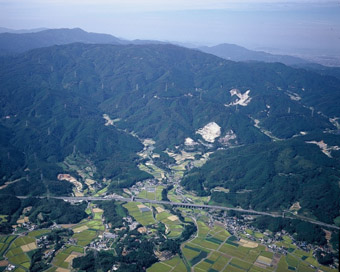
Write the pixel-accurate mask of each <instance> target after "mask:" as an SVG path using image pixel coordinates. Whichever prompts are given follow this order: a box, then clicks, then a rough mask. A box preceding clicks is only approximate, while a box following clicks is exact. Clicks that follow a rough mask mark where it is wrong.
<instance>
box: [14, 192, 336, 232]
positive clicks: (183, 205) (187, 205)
mask: <svg viewBox="0 0 340 272" xmlns="http://www.w3.org/2000/svg"><path fill="white" fill-rule="evenodd" d="M18 198H27V197H26V196H18ZM39 198H46V197H39ZM50 198H55V199H62V200H65V201H110V200H118V201H123V202H133V201H135V202H141V203H152V204H161V205H171V206H175V207H181V208H191V209H211V210H223V211H235V212H241V213H249V214H257V215H266V216H271V217H281V218H289V219H300V220H302V221H306V222H309V223H312V224H315V225H319V226H322V227H327V228H332V229H337V230H340V227H337V226H334V225H330V224H326V223H323V222H320V221H316V220H313V219H310V218H307V217H303V216H299V215H296V216H295V217H292V216H284V215H283V214H277V213H270V212H260V211H255V210H251V209H250V210H245V209H242V208H229V207H224V206H215V205H204V204H191V203H181V202H172V201H161V200H150V199H144V198H125V197H121V196H110V197H95V196H82V197H81V196H79V197H68V196H50Z"/></svg>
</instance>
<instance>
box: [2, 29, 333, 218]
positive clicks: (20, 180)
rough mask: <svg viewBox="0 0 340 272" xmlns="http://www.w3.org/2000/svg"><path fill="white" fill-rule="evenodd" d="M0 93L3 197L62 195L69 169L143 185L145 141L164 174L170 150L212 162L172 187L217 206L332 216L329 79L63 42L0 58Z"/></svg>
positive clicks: (172, 50) (277, 67) (113, 182)
mask: <svg viewBox="0 0 340 272" xmlns="http://www.w3.org/2000/svg"><path fill="white" fill-rule="evenodd" d="M21 35H25V34H21ZM95 37H99V36H95ZM102 37H103V39H107V40H108V41H109V40H110V39H111V38H109V37H107V36H102ZM112 41H114V40H112ZM0 88H1V90H2V96H1V98H0V104H1V108H0V116H1V121H0V130H1V147H0V148H1V152H0V160H1V163H0V165H1V168H0V173H1V177H2V179H1V183H0V186H1V185H4V184H5V182H7V184H5V185H6V186H5V188H3V189H1V190H0V193H1V194H14V195H46V194H52V195H68V194H70V193H71V192H72V185H71V184H70V183H69V182H67V181H62V180H58V179H57V176H58V174H60V173H62V172H63V171H65V167H69V168H67V169H68V171H70V172H71V174H72V175H74V176H76V177H77V176H78V175H79V171H80V172H81V171H82V169H78V170H77V171H76V170H75V169H74V168H72V167H70V163H69V162H70V161H72V160H73V161H74V160H76V161H77V162H78V163H79V164H81V165H83V166H84V169H85V168H86V169H93V171H92V172H93V173H92V174H93V178H94V179H96V180H98V181H99V183H100V182H106V183H107V182H108V183H110V190H114V189H117V188H126V187H129V186H131V185H133V184H134V183H136V182H137V181H140V180H143V179H147V178H150V175H149V174H148V173H146V172H144V171H142V170H140V169H139V168H138V167H137V166H138V164H139V163H140V158H139V157H138V156H137V153H138V152H139V151H141V150H142V149H143V145H142V143H141V140H140V139H147V138H151V139H153V140H154V141H155V151H157V152H158V153H159V154H160V157H161V159H162V160H164V163H165V164H169V163H170V164H171V163H172V162H171V158H170V157H169V155H168V152H169V151H171V152H175V153H176V152H177V153H180V152H181V151H183V152H184V151H188V152H189V151H190V150H191V151H192V150H196V151H197V152H201V153H207V152H212V153H211V154H212V155H211V158H210V159H209V160H208V162H207V163H206V164H205V165H203V166H202V167H193V168H192V167H189V168H187V170H186V172H185V175H184V178H183V180H182V182H181V183H182V185H183V186H184V187H185V188H186V189H188V190H192V191H193V192H195V193H196V194H198V195H211V199H212V201H214V202H215V203H220V204H221V205H233V206H241V207H244V208H254V209H257V210H270V211H281V210H286V209H289V208H290V207H291V206H292V205H293V204H294V203H297V202H298V203H299V205H300V206H301V209H300V210H299V213H300V214H302V215H305V216H309V217H312V218H315V219H318V220H321V221H324V222H327V223H333V221H334V220H335V219H336V218H338V216H339V215H340V209H339V208H340V203H339V197H338V196H339V195H340V188H339V182H338V181H339V179H340V167H339V165H340V164H339V162H340V161H339V160H340V148H339V146H340V139H339V129H340V126H339V123H338V119H339V117H340V108H339V107H338V104H339V102H340V80H339V79H337V78H336V77H332V76H324V75H320V74H319V73H316V72H310V71H306V70H304V69H296V68H292V67H289V66H285V65H284V64H280V63H263V62H248V63H245V62H233V61H228V60H224V59H221V58H218V57H216V56H213V55H210V54H206V53H203V52H200V51H199V50H191V49H186V48H183V47H178V46H174V45H169V44H144V45H132V44H128V45H121V44H119V45H112V44H84V43H73V44H67V45H58V46H57V45H54V46H51V47H46V48H37V49H35V50H32V51H27V52H24V53H22V54H19V55H16V56H9V57H2V58H1V59H0ZM103 117H105V118H103ZM107 120H111V121H110V123H109V124H108V123H107ZM72 169H73V170H72ZM8 181H10V182H8ZM99 185H100V184H99ZM215 187H224V188H225V189H228V190H230V194H226V193H223V192H214V191H213V189H214V188H215Z"/></svg>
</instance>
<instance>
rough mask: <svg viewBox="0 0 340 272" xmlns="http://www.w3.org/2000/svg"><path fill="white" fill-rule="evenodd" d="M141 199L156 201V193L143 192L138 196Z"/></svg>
mask: <svg viewBox="0 0 340 272" xmlns="http://www.w3.org/2000/svg"><path fill="white" fill-rule="evenodd" d="M138 197H139V198H144V199H151V200H155V199H156V193H155V192H148V190H142V191H141V192H140V193H139V194H138Z"/></svg>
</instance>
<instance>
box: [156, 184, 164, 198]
mask: <svg viewBox="0 0 340 272" xmlns="http://www.w3.org/2000/svg"><path fill="white" fill-rule="evenodd" d="M163 189H164V187H163V186H157V187H156V200H162V191H163Z"/></svg>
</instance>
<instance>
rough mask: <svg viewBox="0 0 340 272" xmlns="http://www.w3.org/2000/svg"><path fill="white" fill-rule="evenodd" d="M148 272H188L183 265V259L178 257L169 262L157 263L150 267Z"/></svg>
mask: <svg viewBox="0 0 340 272" xmlns="http://www.w3.org/2000/svg"><path fill="white" fill-rule="evenodd" d="M146 271H147V272H158V271H162V272H163V271H175V272H187V268H186V266H185V264H184V263H183V261H182V259H181V258H180V257H179V256H178V255H176V256H175V257H174V258H172V259H171V260H168V261H164V262H160V263H155V264H154V265H152V266H151V267H149V268H148V269H147V270H146Z"/></svg>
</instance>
